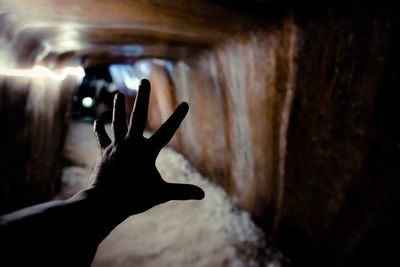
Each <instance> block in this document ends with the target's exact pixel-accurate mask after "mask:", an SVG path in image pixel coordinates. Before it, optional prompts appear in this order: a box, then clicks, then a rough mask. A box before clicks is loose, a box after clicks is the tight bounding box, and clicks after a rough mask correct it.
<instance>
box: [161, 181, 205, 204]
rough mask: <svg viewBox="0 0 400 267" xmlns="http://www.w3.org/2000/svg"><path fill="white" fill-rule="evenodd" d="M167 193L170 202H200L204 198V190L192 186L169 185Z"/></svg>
mask: <svg viewBox="0 0 400 267" xmlns="http://www.w3.org/2000/svg"><path fill="white" fill-rule="evenodd" d="M165 192H166V194H167V198H168V199H169V200H189V199H197V200H200V199H203V198H204V191H203V189H201V188H200V187H198V186H195V185H191V184H173V183H168V184H167V186H166V191H165Z"/></svg>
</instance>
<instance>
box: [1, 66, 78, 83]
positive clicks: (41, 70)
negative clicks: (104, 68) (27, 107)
mask: <svg viewBox="0 0 400 267" xmlns="http://www.w3.org/2000/svg"><path fill="white" fill-rule="evenodd" d="M0 75H6V76H16V77H48V78H50V79H52V80H56V81H62V80H64V79H65V78H67V76H68V75H72V76H76V77H77V78H83V77H84V76H85V70H84V69H83V68H82V67H66V68H64V69H62V71H61V73H56V72H54V71H52V70H50V69H48V68H45V67H42V66H35V67H33V68H32V69H8V68H3V67H0Z"/></svg>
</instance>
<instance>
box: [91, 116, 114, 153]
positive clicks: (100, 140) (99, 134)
mask: <svg viewBox="0 0 400 267" xmlns="http://www.w3.org/2000/svg"><path fill="white" fill-rule="evenodd" d="M94 134H95V136H96V140H97V144H98V146H99V148H100V150H103V149H105V148H106V147H108V146H109V145H110V144H111V139H110V137H108V135H107V133H106V129H105V128H104V123H103V122H102V121H101V120H96V121H95V122H94Z"/></svg>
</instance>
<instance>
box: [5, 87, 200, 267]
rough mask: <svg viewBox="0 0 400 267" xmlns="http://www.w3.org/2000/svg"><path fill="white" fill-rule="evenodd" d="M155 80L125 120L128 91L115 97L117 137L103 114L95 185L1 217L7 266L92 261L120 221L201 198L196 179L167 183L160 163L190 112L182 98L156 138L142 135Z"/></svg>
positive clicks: (98, 130) (97, 127)
mask: <svg viewBox="0 0 400 267" xmlns="http://www.w3.org/2000/svg"><path fill="white" fill-rule="evenodd" d="M149 97H150V82H149V81H148V80H142V82H141V85H140V87H139V92H138V96H137V99H136V102H135V107H134V109H133V111H132V115H131V118H130V127H129V129H128V126H127V124H126V117H125V98H124V95H122V94H117V95H116V97H115V101H114V112H113V121H112V129H113V132H114V141H111V139H110V138H109V137H108V135H107V133H106V131H105V129H104V124H103V123H102V122H101V121H99V120H97V121H95V124H94V131H95V134H96V137H97V141H98V145H99V149H100V150H101V157H100V158H99V159H98V161H97V163H96V166H95V168H94V170H93V173H92V177H91V178H92V182H91V185H90V186H89V187H88V188H87V189H85V190H83V191H80V192H78V193H77V194H75V195H74V196H73V197H72V198H70V199H67V200H63V201H51V202H47V203H44V204H40V205H35V206H32V207H28V208H25V209H22V210H19V211H16V212H12V213H9V214H6V215H3V216H2V217H0V266H71V267H72V266H89V265H90V264H91V262H92V260H93V258H94V255H95V253H96V249H97V246H98V245H99V243H100V242H101V241H102V240H103V239H104V238H105V237H106V236H107V235H108V234H109V233H110V232H111V230H113V229H114V228H115V227H116V226H117V225H118V224H120V223H121V222H122V221H124V220H125V219H126V218H128V217H129V216H131V215H133V214H137V213H141V212H144V211H146V210H148V209H150V208H152V207H154V206H156V205H158V204H161V203H164V202H167V201H169V200H188V199H202V198H203V197H204V192H203V190H202V189H200V188H199V187H197V186H194V185H188V184H171V183H167V182H165V181H164V180H163V179H162V178H161V176H160V173H159V172H158V170H157V168H156V167H155V161H156V158H157V155H158V153H159V152H160V150H161V149H162V148H163V147H164V146H165V145H166V144H167V143H168V142H169V140H170V139H171V138H172V136H173V135H174V134H175V131H176V130H177V129H178V127H179V125H180V124H181V122H182V120H183V119H184V117H185V116H186V114H187V112H188V108H189V106H188V104H187V103H182V104H180V105H179V106H178V108H177V109H176V110H175V112H174V113H173V114H172V115H171V117H169V119H168V120H167V121H166V122H165V123H164V124H163V125H162V126H161V127H160V129H158V130H157V131H156V132H155V133H154V134H153V135H152V136H151V137H150V138H148V139H147V138H145V137H143V131H144V128H145V125H146V121H147V111H148V105H149Z"/></svg>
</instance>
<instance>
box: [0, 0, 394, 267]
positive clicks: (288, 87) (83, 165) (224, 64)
mask: <svg viewBox="0 0 400 267" xmlns="http://www.w3.org/2000/svg"><path fill="white" fill-rule="evenodd" d="M399 11H400V10H399V8H398V7H397V6H396V5H394V4H389V3H383V2H382V3H379V4H378V3H374V4H361V3H357V2H356V1H338V2H333V1H330V2H328V3H320V2H313V1H309V2H308V1H302V2H301V3H300V2H298V3H297V2H295V1H267V0H250V1H225V0H218V1H209V0H203V1H200V0H193V1H183V0H175V1H167V0H145V1H139V0H137V1H136V0H131V1H120V0H118V1H111V0H97V1H95V0H84V1H82V0H81V1H77V0H70V1H49V0H18V1H12V0H0V55H1V57H0V123H1V128H0V129H1V130H0V144H1V145H0V147H1V149H0V214H5V213H8V212H11V211H14V210H18V209H21V208H23V207H27V206H30V205H33V204H37V203H41V202H45V201H49V200H53V199H65V198H68V197H70V196H71V195H73V194H74V193H76V192H77V191H78V190H80V189H83V188H85V186H87V185H88V183H89V181H88V179H89V177H90V173H91V170H92V167H93V165H94V164H95V162H96V159H97V157H98V151H97V147H96V142H95V138H94V135H93V130H92V129H93V126H92V125H93V121H94V120H96V119H102V120H104V121H105V122H106V123H107V125H106V126H107V131H108V130H109V128H110V125H109V124H110V123H111V117H112V107H113V99H114V95H115V94H116V93H117V92H120V93H123V94H124V95H125V97H126V98H125V99H126V101H125V106H126V110H127V118H128V117H129V114H130V111H131V110H132V108H133V105H134V101H135V98H136V95H137V90H138V86H139V83H140V80H141V79H144V78H145V79H148V80H150V82H151V85H152V92H151V97H150V106H149V114H148V121H147V125H146V134H147V135H149V136H150V135H151V134H152V133H153V132H154V131H155V130H156V129H158V127H160V125H161V124H162V123H163V122H164V121H165V120H166V119H167V118H168V117H169V116H170V114H171V113H172V112H173V111H174V109H175V108H176V106H177V105H178V104H179V103H180V102H182V101H186V102H187V103H188V104H189V107H190V109H189V113H188V115H187V117H186V118H185V120H184V122H183V124H182V125H181V127H180V129H179V130H178V132H177V133H176V135H175V137H174V138H173V139H172V140H171V142H170V143H169V144H168V147H167V148H165V149H164V150H163V151H162V153H161V154H160V156H159V159H158V161H157V167H158V169H159V170H160V173H161V174H162V176H163V177H164V178H165V179H166V180H168V179H171V180H170V181H177V182H189V183H194V184H196V185H198V186H200V187H202V188H203V190H204V191H205V193H206V197H205V199H204V200H202V201H199V202H194V201H188V202H185V203H181V202H175V201H172V202H170V203H166V204H163V205H161V206H158V207H155V208H154V209H151V210H150V211H148V212H146V213H143V214H140V215H137V216H132V217H130V218H129V219H128V220H126V221H125V222H124V223H122V224H121V225H120V226H118V227H117V228H116V229H115V231H113V232H112V234H111V235H110V236H109V237H108V238H107V239H106V240H104V241H103V243H102V244H101V245H100V246H99V248H98V251H97V254H96V258H95V260H94V262H93V264H92V266H386V265H388V264H389V263H391V262H393V261H394V260H396V259H397V256H396V255H397V253H398V252H397V247H398V245H394V244H396V243H398V238H399V237H400V233H399V229H400V228H399V225H400V224H399V219H398V218H397V217H398V216H397V213H398V210H399V201H400V183H399V181H400V180H399V179H400V178H399V177H400V176H399V175H400V146H399V144H400V116H399V114H400V108H399V107H400V105H399V104H398V103H399V101H400V88H399V86H400V81H399V74H400V73H399V70H400V66H399V62H400V53H399V47H400V35H399V33H400V32H399V30H400V25H399V22H400V21H399V16H398V14H400V13H399ZM144 233H146V234H144ZM0 265H1V263H0Z"/></svg>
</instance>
